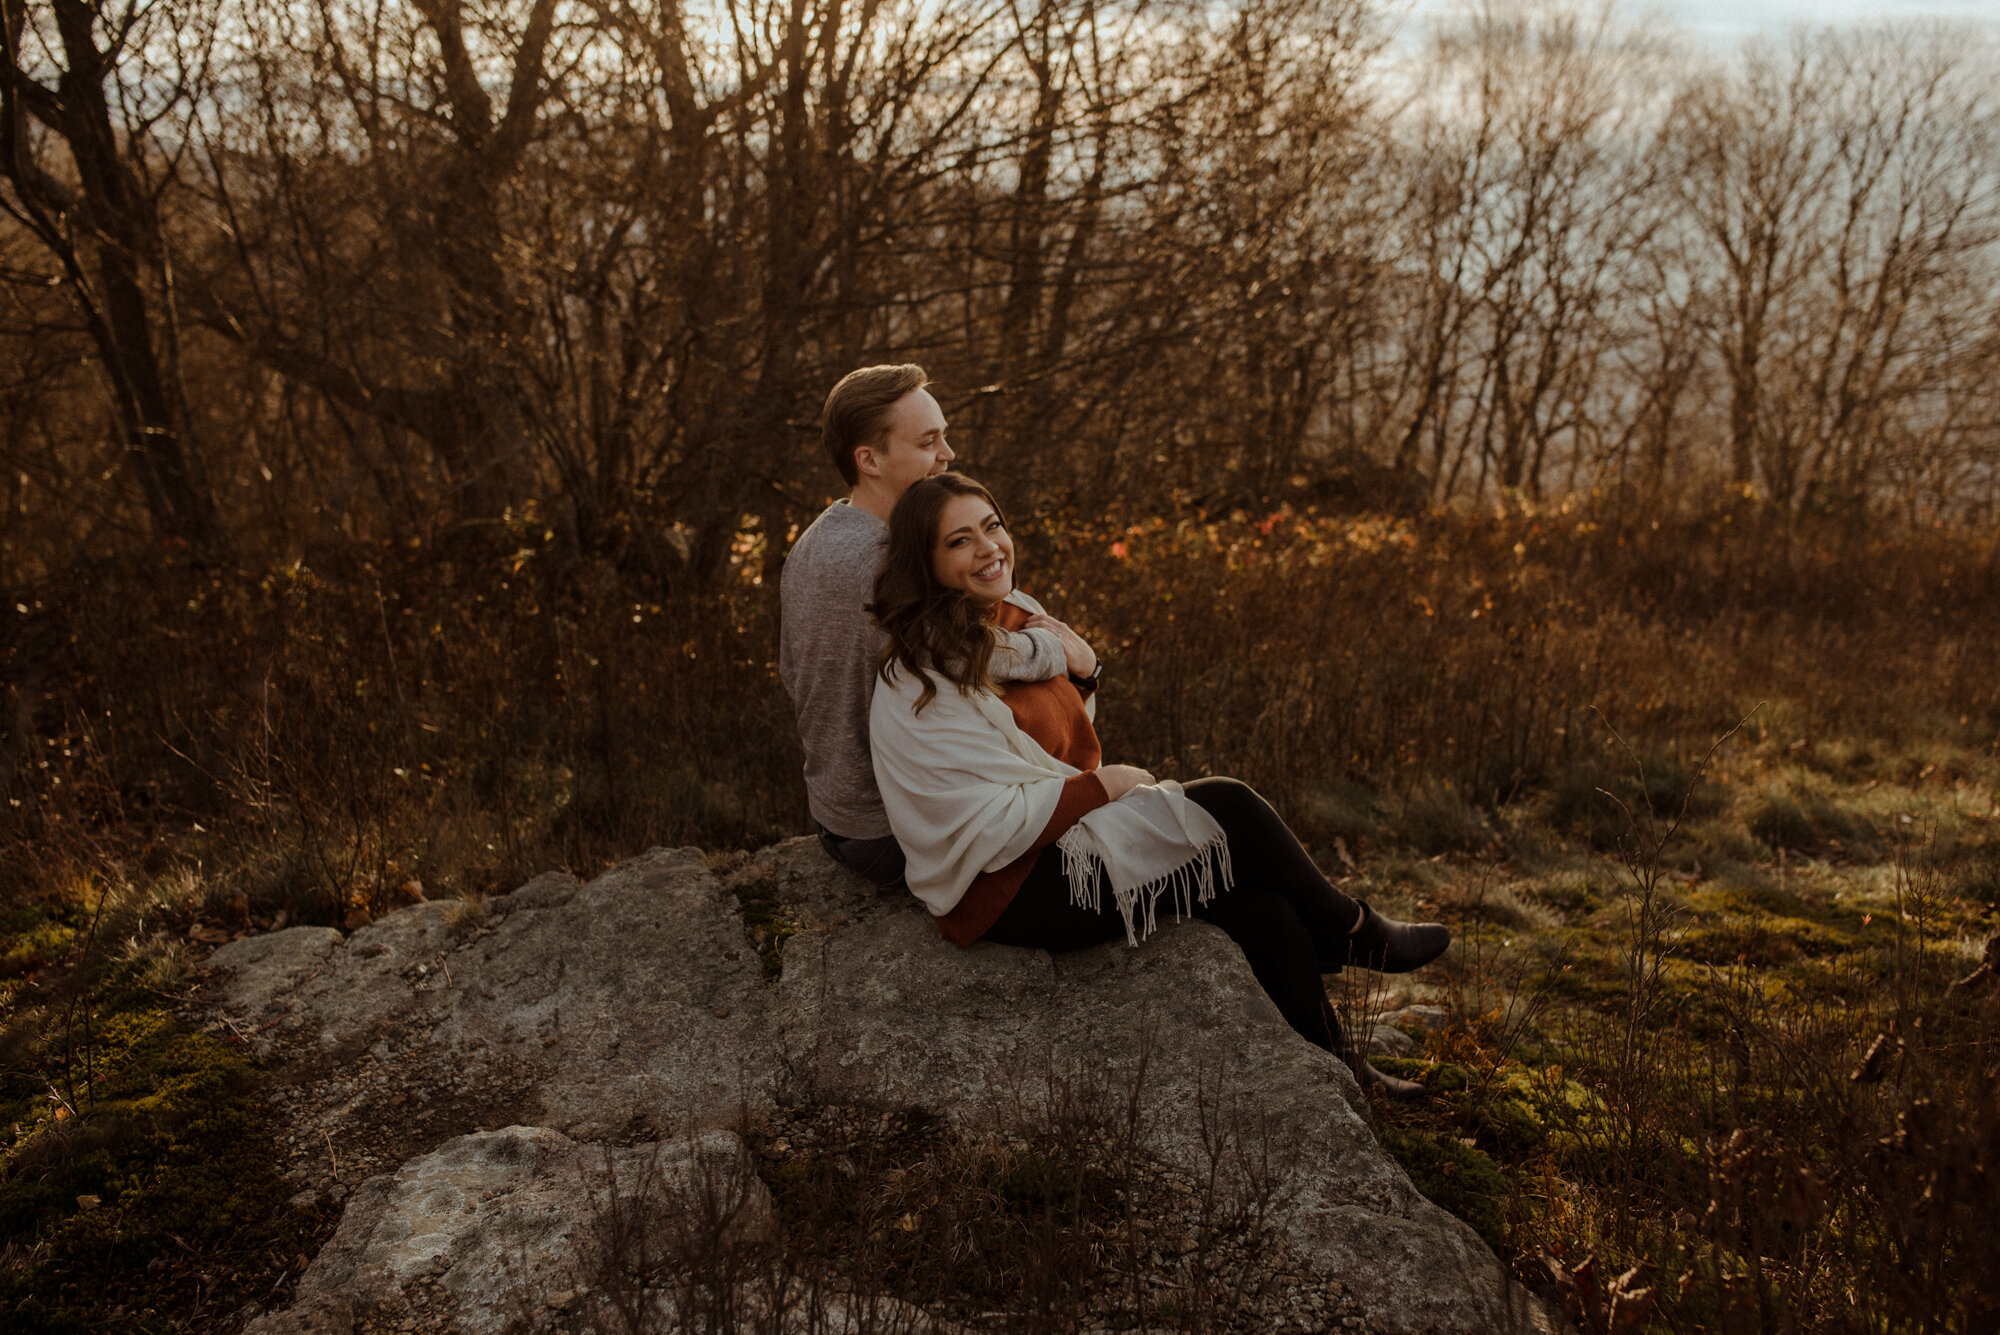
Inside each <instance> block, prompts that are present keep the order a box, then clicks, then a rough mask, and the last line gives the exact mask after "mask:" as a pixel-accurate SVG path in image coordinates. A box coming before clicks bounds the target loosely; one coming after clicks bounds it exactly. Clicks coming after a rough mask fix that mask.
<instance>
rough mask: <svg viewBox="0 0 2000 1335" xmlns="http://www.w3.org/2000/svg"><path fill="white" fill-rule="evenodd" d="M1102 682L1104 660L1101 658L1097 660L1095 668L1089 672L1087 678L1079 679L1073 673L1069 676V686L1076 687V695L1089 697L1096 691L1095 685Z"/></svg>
mask: <svg viewBox="0 0 2000 1335" xmlns="http://www.w3.org/2000/svg"><path fill="white" fill-rule="evenodd" d="M1103 680H1104V660H1103V659H1101V658H1100V659H1098V660H1097V666H1096V667H1094V668H1092V669H1091V670H1090V675H1089V676H1088V677H1079V676H1077V675H1076V674H1075V673H1074V672H1072V673H1070V674H1069V684H1070V685H1072V686H1074V687H1076V693H1077V694H1078V695H1089V694H1090V693H1091V692H1092V691H1094V690H1096V689H1097V684H1098V683H1099V682H1101V681H1103Z"/></svg>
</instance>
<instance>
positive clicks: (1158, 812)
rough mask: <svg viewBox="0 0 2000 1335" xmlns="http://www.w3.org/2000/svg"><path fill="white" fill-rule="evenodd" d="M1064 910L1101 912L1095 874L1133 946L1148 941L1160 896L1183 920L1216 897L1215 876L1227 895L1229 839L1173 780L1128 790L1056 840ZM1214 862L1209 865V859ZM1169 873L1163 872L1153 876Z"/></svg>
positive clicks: (1230, 872) (1231, 878)
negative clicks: (1065, 891)
mask: <svg viewBox="0 0 2000 1335" xmlns="http://www.w3.org/2000/svg"><path fill="white" fill-rule="evenodd" d="M1056 847H1057V848H1060V849H1061V850H1062V864H1063V875H1065V876H1067V877H1068V878H1069V899H1070V903H1072V904H1075V905H1077V906H1078V907H1079V908H1087V909H1090V910H1091V911H1092V912H1097V911H1098V910H1099V904H1100V900H1099V897H1098V888H1097V887H1098V875H1097V872H1098V868H1099V867H1102V868H1103V869H1104V879H1105V880H1106V881H1108V882H1110V884H1111V898H1112V900H1113V902H1115V903H1116V904H1117V905H1118V912H1119V913H1120V915H1122V916H1123V917H1124V919H1125V939H1126V940H1127V941H1128V942H1130V943H1131V944H1132V945H1135V946H1136V945H1138V944H1139V942H1140V941H1141V940H1143V939H1145V938H1146V937H1148V936H1151V935H1152V934H1153V928H1154V927H1155V926H1157V925H1158V919H1157V915H1156V912H1155V909H1156V906H1157V905H1158V903H1159V899H1160V896H1161V895H1163V894H1167V893H1169V892H1171V893H1172V894H1173V897H1174V898H1173V903H1174V912H1175V914H1176V916H1178V917H1182V918H1185V917H1188V916H1189V915H1190V914H1192V913H1193V912H1194V906H1195V905H1196V904H1206V903H1208V901H1209V900H1211V899H1214V898H1215V895H1216V884H1215V881H1216V872H1217V871H1218V870H1219V871H1220V872H1221V874H1222V887H1221V888H1222V889H1224V890H1227V889H1229V887H1230V885H1231V884H1232V883H1233V882H1234V880H1235V872H1234V870H1233V869H1232V868H1231V867H1230V865H1229V837H1228V836H1227V835H1225V834H1224V833H1223V832H1222V827H1221V826H1220V825H1218V824H1216V823H1215V817H1213V816H1211V815H1209V814H1208V812H1206V811H1204V810H1202V808H1201V807H1199V806H1197V805H1196V804H1195V803H1193V802H1190V801H1189V800H1188V799H1187V795H1186V794H1185V793H1183V792H1182V791H1181V786H1180V785H1179V784H1177V783H1175V782H1174V781H1173V780H1171V779H1167V780H1163V781H1162V782H1160V783H1155V784H1146V785H1144V786H1142V787H1138V788H1134V789H1133V790H1132V791H1131V792H1129V793H1127V794H1125V796H1123V797H1121V798H1119V799H1118V800H1117V801H1116V802H1113V803H1111V804H1110V805H1108V806H1101V807H1099V808H1097V809H1096V810H1095V811H1092V812H1088V813H1087V814H1085V816H1084V817H1083V819H1082V820H1080V821H1078V822H1077V823H1076V824H1075V825H1072V826H1070V828H1069V830H1068V831H1067V832H1066V833H1065V834H1064V835H1063V837H1062V838H1060V839H1058V840H1056ZM1211 853H1212V854H1214V856H1213V857H1210V856H1209V855H1210V854H1211ZM1160 867H1167V868H1169V870H1167V871H1165V872H1159V871H1156V869H1157V868H1160Z"/></svg>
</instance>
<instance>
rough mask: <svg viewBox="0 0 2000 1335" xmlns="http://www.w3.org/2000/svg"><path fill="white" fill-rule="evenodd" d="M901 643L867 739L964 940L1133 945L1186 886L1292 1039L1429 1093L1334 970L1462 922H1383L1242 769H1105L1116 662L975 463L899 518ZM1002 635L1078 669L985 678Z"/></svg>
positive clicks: (895, 613) (1439, 939)
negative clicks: (1378, 1059)
mask: <svg viewBox="0 0 2000 1335" xmlns="http://www.w3.org/2000/svg"><path fill="white" fill-rule="evenodd" d="M870 610H871V611H872V612H873V613H874V615H875V619H876V621H877V622H879V623H880V624H881V626H882V628H883V630H884V631H885V632H887V634H888V644H887V646H886V647H885V649H884V650H883V656H882V668H881V680H880V681H879V682H878V683H877V685H876V689H875V697H874V702H873V705H872V706H871V709H870V713H869V733H870V736H869V745H870V750H871V752H872V754H873V758H874V765H875V778H876V781H877V782H878V783H879V784H880V786H881V790H882V800H883V802H884V804H885V805H886V807H887V809H888V814H889V824H890V826H891V828H892V829H893V830H894V831H895V834H896V840H897V842H898V843H900V844H901V845H902V847H903V851H904V853H905V855H906V856H907V858H908V865H907V868H906V871H905V877H906V880H907V882H908V884H909V887H910V890H911V891H912V892H913V893H914V894H915V895H916V896H917V898H918V899H920V900H922V901H923V902H924V905H925V907H926V908H928V909H929V910H930V911H931V913H932V914H933V915H934V916H935V917H936V918H937V920H938V925H939V927H940V928H941V929H942V930H943V932H944V934H945V936H947V937H949V938H950V939H951V940H952V941H954V942H956V943H957V944H959V945H961V946H966V945H970V944H972V943H973V942H974V941H995V942H999V943H1000V944H1002V945H1010V946H1029V947H1034V948H1038V949H1042V950H1049V951H1063V950H1077V949H1080V948H1082V947H1085V946H1094V945H1099V944H1101V943H1103V942H1107V941H1111V940H1114V939H1116V938H1117V937H1119V936H1121V935H1122V936H1124V937H1125V939H1126V940H1127V941H1129V942H1131V943H1132V944H1133V945H1137V944H1138V943H1139V940H1140V938H1141V937H1144V936H1146V935H1147V934H1149V933H1150V932H1151V931H1152V930H1153V927H1154V923H1155V912H1154V909H1155V904H1156V901H1157V900H1158V899H1159V897H1160V896H1161V895H1162V894H1167V893H1171V894H1172V895H1173V897H1174V905H1175V907H1176V909H1177V910H1178V911H1179V912H1180V913H1181V914H1182V915H1184V916H1185V915H1192V916H1193V917H1196V918H1200V919H1201V920H1203V921H1204V922H1210V923H1213V924H1215V925H1216V926H1217V927H1220V928H1221V929H1222V930H1223V931H1225V932H1227V933H1228V934H1229V936H1230V939H1232V940H1233V941H1235V942H1236V944H1237V945H1238V946H1240V947H1241V948H1242V950H1243V954H1244V956H1245V958H1246V959H1248V961H1249V963H1250V968H1251V971H1252V972H1253V973H1255V974H1256V976H1257V981H1258V982H1259V983H1260V984H1262V986H1263V988H1264V991H1265V992H1266V993H1267V994H1268V995H1269V996H1270V998H1271V1000H1272V1001H1273V1002H1275V1003H1276V1004H1277V1007H1278V1010H1279V1011H1280V1012H1281V1013H1282V1014H1283V1015H1284V1017H1285V1020H1286V1022H1287V1023H1289V1024H1290V1025H1291V1026H1292V1028H1293V1029H1294V1030H1296V1031H1297V1032H1298V1033H1299V1034H1300V1035H1302V1036H1303V1037H1304V1038H1305V1039H1306V1040H1307V1041H1308V1042H1311V1043H1313V1044H1315V1045H1317V1046H1319V1047H1321V1048H1324V1049H1325V1050H1326V1051H1328V1052H1331V1053H1334V1054H1336V1055H1337V1056H1340V1057H1342V1058H1344V1059H1345V1060H1346V1061H1347V1062H1348V1064H1349V1065H1350V1066H1351V1067H1352V1068H1353V1070H1354V1072H1355V1074H1356V1076H1357V1077H1358V1078H1359V1079H1360V1080H1361V1081H1362V1083H1363V1084H1364V1085H1368V1084H1373V1085H1377V1086H1380V1087H1381V1088H1383V1089H1384V1090H1385V1091H1386V1092H1388V1093H1389V1094H1392V1095H1395V1096H1398V1097H1414V1096H1416V1095H1419V1094H1421V1093H1422V1092H1423V1087H1422V1086H1421V1085H1417V1084H1413V1083H1411V1082H1410V1081H1407V1080H1399V1079H1397V1078H1395V1077H1394V1076H1390V1075H1385V1074H1383V1073H1382V1072H1380V1071H1377V1070H1376V1069H1375V1068H1374V1067H1373V1066H1371V1065H1370V1064H1369V1063H1368V1061H1367V1059H1366V1056H1365V1054H1363V1053H1361V1052H1358V1051H1354V1050H1353V1049H1351V1048H1350V1047H1349V1045H1348V1044H1347V1042H1346V1041H1345V1039H1344V1037H1343V1036H1342V1033H1341V1028H1340V1022H1339V1020H1338V1019H1337V1018H1335V1016H1334V1013H1333V1008H1332V1007H1331V1006H1330V1005H1329V1004H1328V1002H1327V998H1326V988H1325V985H1324V982H1323V981H1322V978H1321V975H1322V974H1323V973H1332V972H1337V971H1338V970H1340V969H1341V968H1342V967H1343V966H1345V965H1348V964H1355V965H1360V966H1363V967H1366V968H1372V969H1378V970H1381V971H1382V972H1385V973H1403V972H1406V971H1408V970H1410V969H1415V968H1418V967H1419V966H1421V965H1424V964H1428V963H1429V962H1430V961H1432V960H1434V959H1436V958H1437V957H1438V956H1439V955H1441V954H1443V953H1444V949H1445V947H1446V946H1447V945H1448V944H1449V943H1450V940H1451V933H1450V931H1449V930H1448V929H1447V928H1445V927H1443V926H1440V925H1438V924H1436V923H1404V922H1397V921H1395V920H1394V919H1391V918H1385V917H1383V916H1382V915H1381V914H1379V913H1376V912H1375V911H1374V910H1373V909H1371V908H1369V907H1368V905H1367V904H1366V903H1362V902H1357V901H1355V900H1352V899H1349V898H1348V897H1347V896H1346V895H1344V894H1342V893H1341V892H1340V891H1339V890H1337V889H1335V888H1334V887H1333V886H1332V885H1331V884H1330V883H1329V882H1328V881H1327V879H1326V877H1325V876H1323V875H1321V874H1320V871H1319V868H1318V867H1316V866H1314V865H1313V861H1312V858H1311V857H1309V856H1308V855H1307V853H1306V851H1305V849H1304V848H1302V847H1300V845H1299V841H1298V839H1297V838H1296V837H1295V836H1294V835H1293V834H1292V832H1291V830H1290V829H1288V828H1287V827H1286V825H1285V823H1284V822H1283V821H1282V820H1280V819H1279V818H1278V814H1277V813H1276V812H1275V811H1273V810H1272V809H1271V807H1270V804H1269V803H1267V802H1265V801H1264V799H1263V798H1261V797H1259V796H1258V795H1257V794H1256V792H1255V791H1253V790H1252V789H1251V788H1250V787H1248V786H1247V785H1245V784H1243V783H1240V782H1238V781H1237V780H1235V779H1228V778H1208V779H1197V780H1194V781H1193V782H1191V783H1189V784H1187V785H1186V786H1185V787H1183V786H1182V785H1180V784H1176V783H1172V782H1159V781H1156V780H1155V779H1154V778H1153V776H1152V775H1151V774H1148V773H1147V772H1146V771H1145V770H1142V769H1139V768H1138V767H1136V766H1133V765H1104V764H1101V763H1100V761H1101V759H1102V756H1101V752H1100V749H1099V746H1098V740H1097V732H1096V729H1095V728H1094V727H1093V726H1092V723H1091V718H1092V714H1093V713H1094V702H1093V701H1091V700H1089V698H1088V697H1090V696H1091V694H1092V693H1093V692H1094V691H1095V690H1096V687H1097V678H1098V674H1099V668H1098V665H1097V660H1096V655H1095V654H1094V653H1093V652H1092V651H1091V649H1090V646H1089V645H1088V644H1086V643H1085V642H1084V641H1083V639H1082V638H1081V637H1079V636H1078V635H1077V634H1076V633H1075V632H1074V631H1072V630H1070V628H1069V627H1068V626H1066V625H1064V624H1063V623H1062V622H1060V621H1057V620H1056V619H1055V618H1053V617H1051V616H1049V615H1047V613H1045V612H1044V611H1043V609H1042V607H1041V605H1040V604H1039V603H1037V602H1035V600H1034V599H1032V598H1030V597H1028V596H1027V595H1025V594H1023V593H1021V592H1019V591H1018V590H1017V589H1016V588H1015V587H1014V544H1013V541H1012V539H1011V538H1010V537H1009V536H1008V533H1007V525H1006V520H1005V519H1004V518H1003V517H1002V515H1001V513H1000V508H999V506H998V504H996V503H995V501H994V500H993V497H992V494H991V493H989V492H988V491H987V490H986V488H984V487H982V486H980V485H979V484H978V483H977V482H974V481H972V480H970V479H969V478H966V477H964V476H963V475H961V474H957V473H944V474H940V475H939V476H937V477H932V478H926V479H925V480H923V481H921V482H918V483H916V484H915V485H913V486H912V487H911V488H910V489H909V491H907V492H906V493H905V494H904V495H903V498H902V500H901V501H900V502H898V503H897V505H896V508H895V511H894V513H893V514H892V515H891V516H890V519H889V544H888V550H887V553H886V555H885V557H884V561H883V568H882V572H881V574H880V576H879V577H878V578H877V579H876V582H875V601H874V603H873V605H872V607H871V609H870ZM996 627H1004V628H1006V629H1009V630H1022V629H1032V628H1035V627H1042V628H1046V629H1048V630H1052V631H1054V632H1055V633H1056V635H1057V637H1058V638H1059V639H1060V640H1061V641H1062V643H1063V647H1064V650H1065V653H1066V654H1067V656H1068V669H1069V672H1068V675H1067V676H1057V677H1053V678H1051V679H1049V680H1047V681H1041V682H1010V683H1008V684H1007V686H1006V688H1005V690H1004V692H1003V691H1002V690H1001V689H1000V688H999V687H998V686H997V685H996V684H995V683H994V682H993V681H992V680H991V678H990V677H989V676H988V672H987V667H988V662H989V660H990V658H991V655H992V653H993V647H994V635H995V628H996Z"/></svg>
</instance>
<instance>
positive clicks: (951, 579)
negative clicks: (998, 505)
mask: <svg viewBox="0 0 2000 1335" xmlns="http://www.w3.org/2000/svg"><path fill="white" fill-rule="evenodd" d="M931 572H932V573H933V574H935V575H936V576H937V580H938V583H940V584H942V585H944V586H945V587H946V588H948V589H957V590H958V591H959V592H961V593H963V594H964V595H965V596H966V597H968V598H970V599H972V600H973V601H974V602H976V603H982V604H992V603H997V602H999V601H1000V600H1001V599H1002V598H1005V597H1006V596H1007V595H1008V594H1010V593H1012V592H1013V591H1014V540H1013V539H1012V538H1010V537H1009V536H1007V526H1006V525H1005V524H1003V523H1001V522H1000V516H999V515H998V514H995V513H994V510H993V507H992V506H991V505H990V504H988V503H987V501H986V498H985V497H983V496H954V497H952V498H951V499H950V500H949V501H946V502H945V506H944V509H943V510H941V511H939V513H938V536H937V542H936V543H935V544H934V545H933V546H932V548H931Z"/></svg>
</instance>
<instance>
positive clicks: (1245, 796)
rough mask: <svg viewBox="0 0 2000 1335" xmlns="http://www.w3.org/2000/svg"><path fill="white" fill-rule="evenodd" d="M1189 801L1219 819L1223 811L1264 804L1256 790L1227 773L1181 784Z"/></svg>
mask: <svg viewBox="0 0 2000 1335" xmlns="http://www.w3.org/2000/svg"><path fill="white" fill-rule="evenodd" d="M1181 788H1182V791H1184V792H1185V793H1186V794H1187V796H1188V800H1189V801H1190V802H1193V803H1195V804H1196V805H1198V806H1200V807H1203V808H1205V809H1206V810H1207V811H1208V813H1209V814H1210V815H1212V816H1215V817H1216V818H1217V819H1218V820H1219V819H1221V813H1223V812H1225V811H1242V810H1247V809H1250V808H1254V807H1259V806H1263V805H1265V802H1264V799H1263V798H1261V797H1259V796H1258V795H1257V790H1256V789H1255V788H1252V787H1251V786H1250V785H1249V784H1247V783H1245V782H1243V780H1241V779H1232V778H1230V777H1229V776H1228V775H1227V774H1211V775H1210V776H1208V777H1207V778H1205V779H1194V780H1191V781H1190V782H1188V783H1185V784H1182V785H1181Z"/></svg>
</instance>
